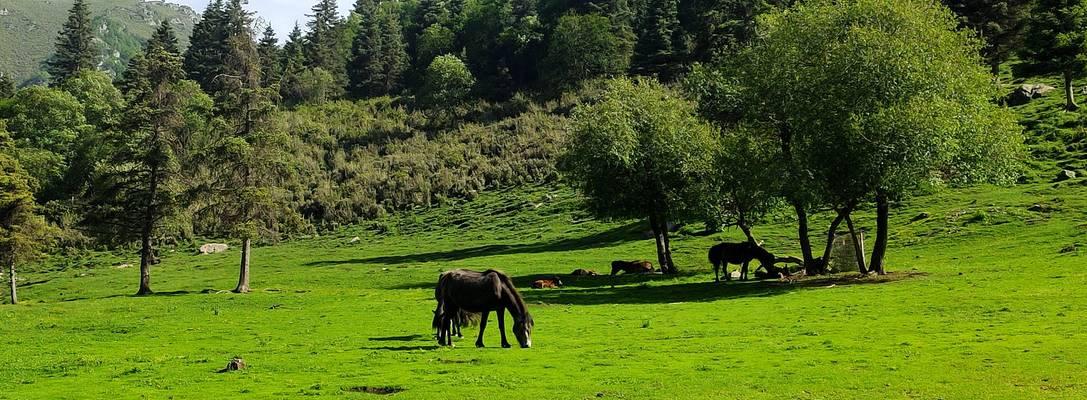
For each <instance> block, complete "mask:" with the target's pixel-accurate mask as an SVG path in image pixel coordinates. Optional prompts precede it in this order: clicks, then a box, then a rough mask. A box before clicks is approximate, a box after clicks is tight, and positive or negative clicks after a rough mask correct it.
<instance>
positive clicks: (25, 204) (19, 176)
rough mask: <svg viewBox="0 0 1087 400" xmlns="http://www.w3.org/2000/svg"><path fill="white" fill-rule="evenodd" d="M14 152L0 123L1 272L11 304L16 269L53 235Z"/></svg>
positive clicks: (15, 299)
mask: <svg viewBox="0 0 1087 400" xmlns="http://www.w3.org/2000/svg"><path fill="white" fill-rule="evenodd" d="M14 151H15V149H14V147H13V144H12V142H11V138H10V137H9V136H8V134H7V132H6V131H5V130H4V125H3V121H0V273H5V275H7V276H6V277H5V278H6V280H7V281H8V290H9V292H8V294H9V297H8V298H9V299H10V301H11V304H16V303H18V302H19V295H18V276H17V274H16V268H17V267H18V266H19V265H20V264H22V263H25V262H27V261H30V260H33V259H34V258H36V257H37V256H38V255H40V254H41V252H42V250H43V249H44V248H45V247H46V246H48V245H49V242H50V238H51V237H52V236H53V234H52V229H51V228H50V227H49V225H48V224H46V222H45V219H44V218H42V217H41V215H39V214H38V203H36V202H35V201H34V184H35V181H34V178H32V177H31V176H30V175H29V174H27V173H26V171H25V170H23V169H22V167H21V166H20V165H19V161H18V160H16V159H15V157H13V156H12V155H11V153H12V152H14ZM5 270H6V271H5Z"/></svg>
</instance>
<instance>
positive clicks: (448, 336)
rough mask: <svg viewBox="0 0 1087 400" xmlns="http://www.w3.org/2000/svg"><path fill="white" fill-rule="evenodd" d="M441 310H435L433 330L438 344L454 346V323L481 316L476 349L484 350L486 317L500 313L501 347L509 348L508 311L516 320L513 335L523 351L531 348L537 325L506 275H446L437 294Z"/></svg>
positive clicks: (492, 272) (461, 272) (464, 272)
mask: <svg viewBox="0 0 1087 400" xmlns="http://www.w3.org/2000/svg"><path fill="white" fill-rule="evenodd" d="M434 297H435V299H437V301H438V307H437V308H436V309H435V310H434V328H435V329H437V330H438V344H439V345H442V346H452V345H453V339H452V333H453V328H452V326H453V322H454V321H455V320H456V318H457V316H458V315H460V314H461V313H479V314H481V316H480V319H479V337H478V338H477V339H476V347H483V332H484V331H486V330H487V317H488V316H489V315H490V313H491V311H496V312H497V313H498V329H499V330H500V331H501V333H502V347H510V344H509V341H507V340H506V311H509V312H510V316H512V317H513V334H514V336H516V337H517V343H518V344H520V345H521V347H522V348H529V347H532V327H533V325H534V321H533V320H532V315H530V314H529V313H528V307H527V306H526V305H525V301H524V299H523V298H522V297H521V294H520V293H518V292H517V288H515V287H514V286H513V281H512V280H510V277H509V276H507V275H506V274H503V273H501V272H498V271H495V270H488V271H484V272H476V271H469V270H465V269H458V270H453V271H449V272H446V273H443V274H442V275H441V277H440V278H438V286H437V288H436V289H435V290H434Z"/></svg>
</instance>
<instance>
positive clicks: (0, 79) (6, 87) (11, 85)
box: [0, 73, 15, 100]
mask: <svg viewBox="0 0 1087 400" xmlns="http://www.w3.org/2000/svg"><path fill="white" fill-rule="evenodd" d="M14 95H15V81H14V80H12V79H11V76H9V75H7V74H4V73H0V100H3V99H7V98H10V97H11V96H14Z"/></svg>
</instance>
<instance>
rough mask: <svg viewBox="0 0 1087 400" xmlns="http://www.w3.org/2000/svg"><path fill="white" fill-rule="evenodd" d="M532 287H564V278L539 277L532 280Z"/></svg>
mask: <svg viewBox="0 0 1087 400" xmlns="http://www.w3.org/2000/svg"><path fill="white" fill-rule="evenodd" d="M532 287H533V288H535V289H558V288H560V287H562V280H560V279H559V277H557V276H556V277H553V278H550V279H538V280H536V281H535V282H532Z"/></svg>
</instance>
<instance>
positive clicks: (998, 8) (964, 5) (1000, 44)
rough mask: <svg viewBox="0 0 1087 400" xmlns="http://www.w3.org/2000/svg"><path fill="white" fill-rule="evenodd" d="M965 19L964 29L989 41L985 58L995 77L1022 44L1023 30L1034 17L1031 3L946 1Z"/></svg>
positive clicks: (1019, 0)
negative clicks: (1031, 14) (1001, 66)
mask: <svg viewBox="0 0 1087 400" xmlns="http://www.w3.org/2000/svg"><path fill="white" fill-rule="evenodd" d="M944 4H946V5H947V6H948V8H950V9H951V11H954V12H955V13H956V14H958V15H959V17H960V18H961V19H962V24H963V26H964V27H966V28H969V29H972V30H974V31H975V32H977V33H978V35H979V36H981V38H982V39H984V40H985V49H984V54H985V59H986V61H988V62H989V66H990V67H991V68H992V71H993V74H994V75H995V74H998V73H999V72H1000V64H1002V63H1004V61H1007V59H1008V57H1009V56H1010V53H1011V52H1012V50H1013V49H1015V48H1016V47H1018V46H1020V45H1022V42H1021V41H1022V39H1023V37H1022V35H1023V28H1024V26H1025V25H1026V24H1025V23H1026V20H1027V17H1028V16H1029V15H1030V0H944Z"/></svg>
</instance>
